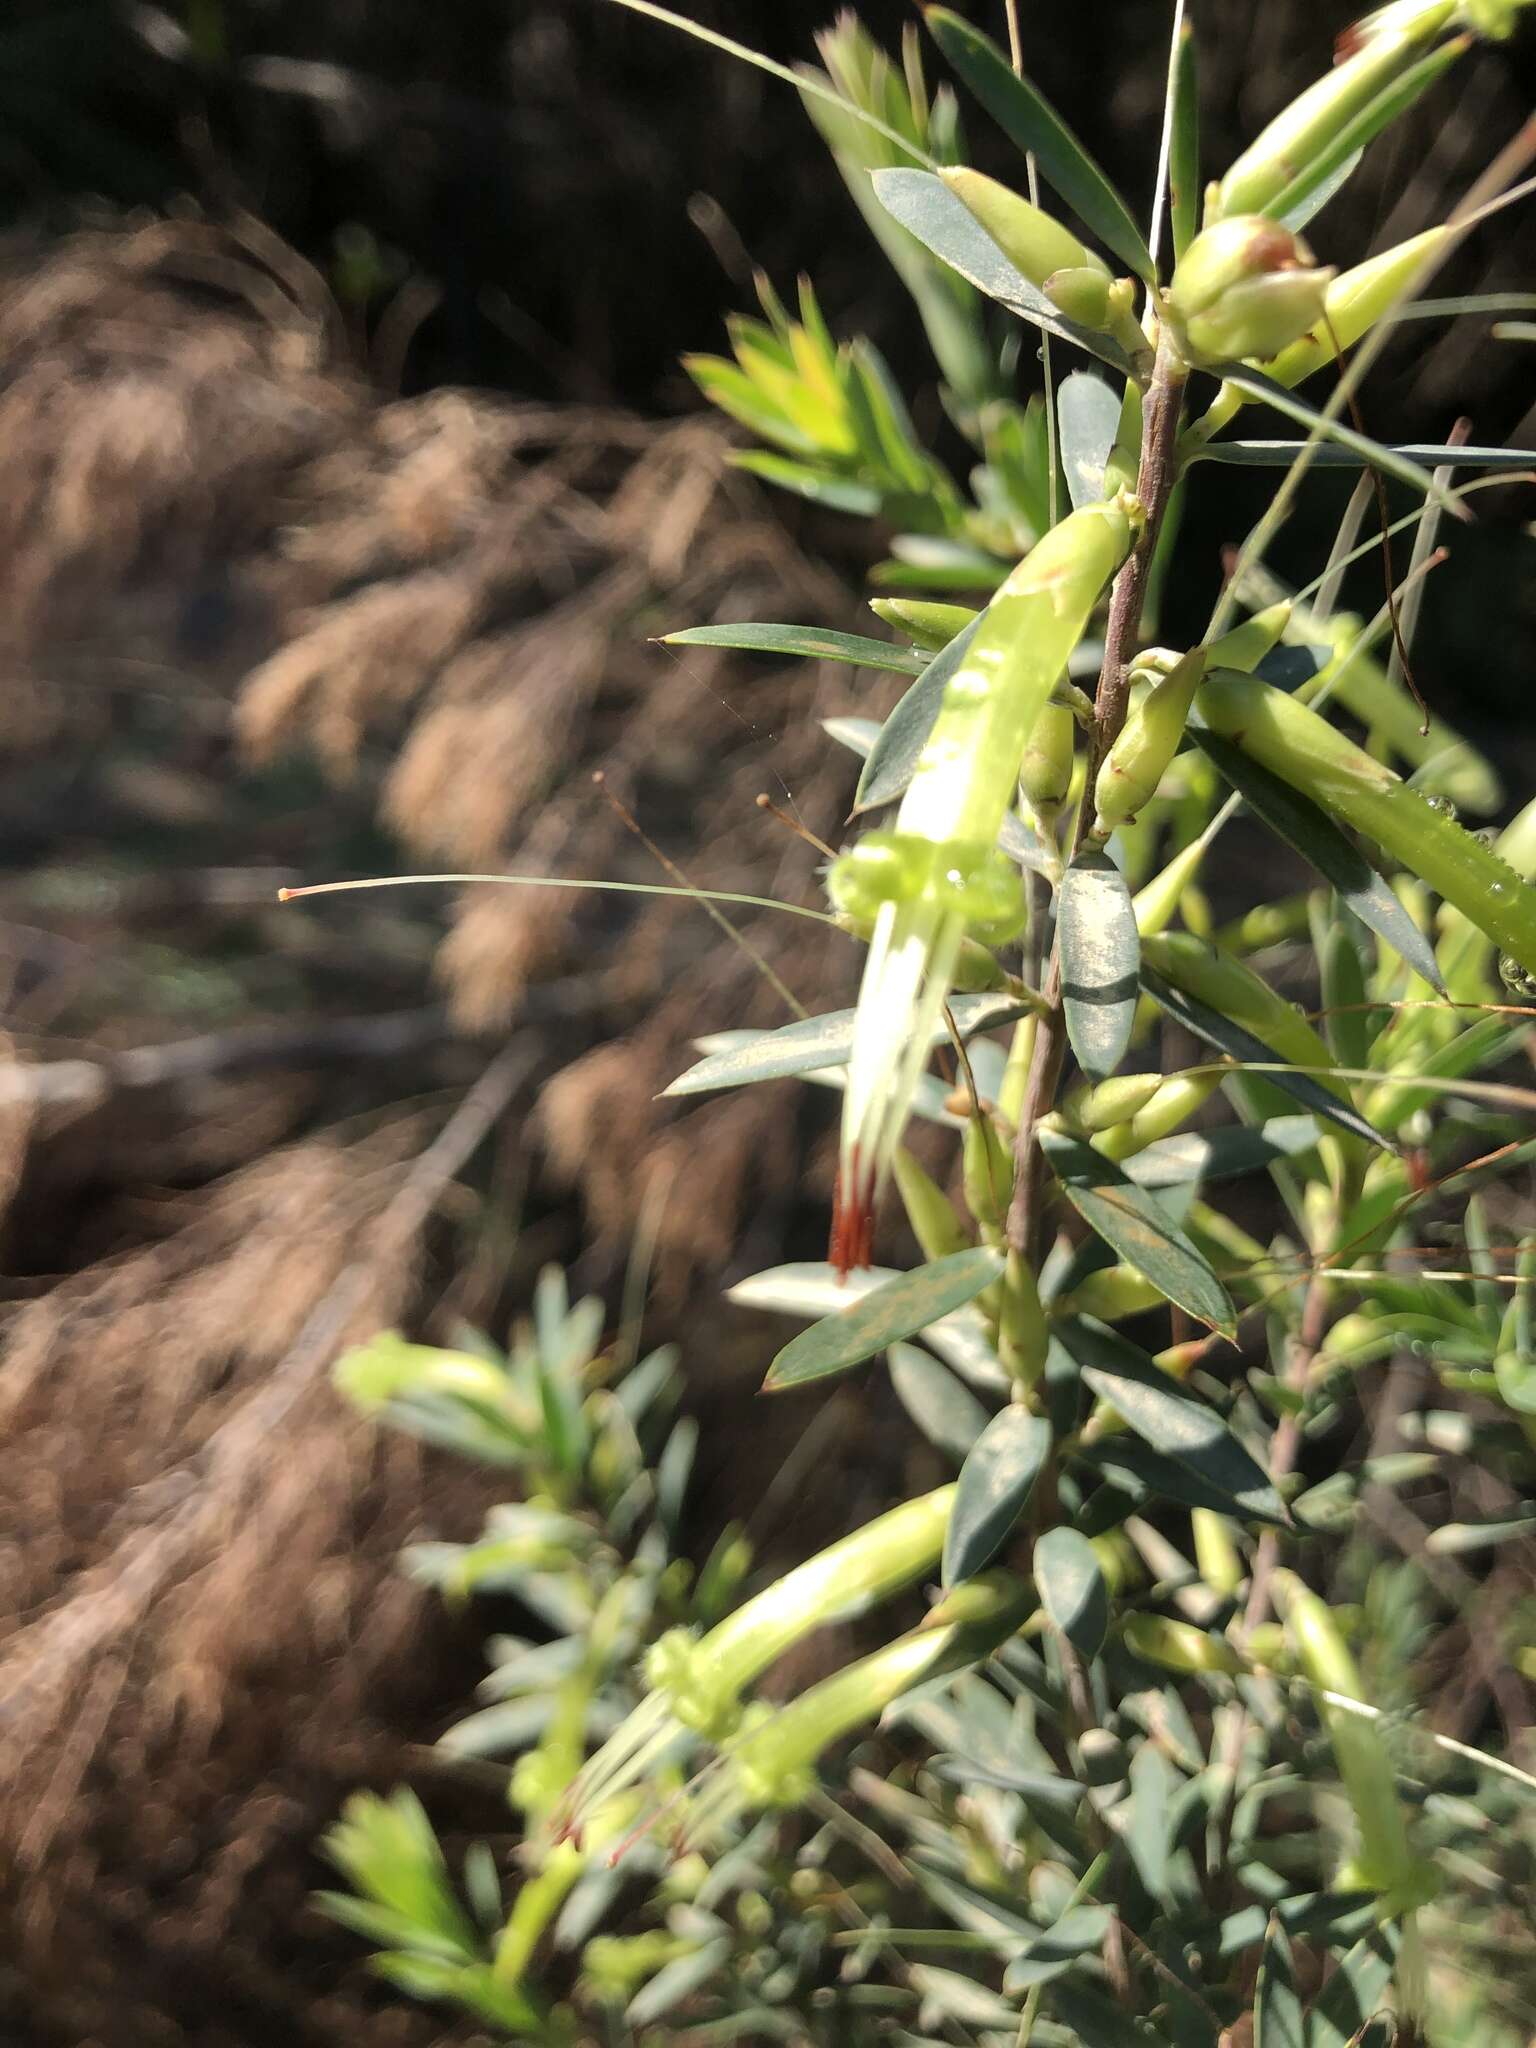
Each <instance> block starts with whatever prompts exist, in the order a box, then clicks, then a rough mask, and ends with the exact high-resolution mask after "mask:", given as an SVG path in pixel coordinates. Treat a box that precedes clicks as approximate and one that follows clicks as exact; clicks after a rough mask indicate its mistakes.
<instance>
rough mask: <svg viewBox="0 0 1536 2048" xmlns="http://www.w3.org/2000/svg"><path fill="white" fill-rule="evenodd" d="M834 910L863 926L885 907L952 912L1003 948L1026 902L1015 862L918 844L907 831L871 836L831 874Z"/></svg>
mask: <svg viewBox="0 0 1536 2048" xmlns="http://www.w3.org/2000/svg"><path fill="white" fill-rule="evenodd" d="M827 894H828V895H829V896H830V897H831V899H832V904H833V907H834V909H836V910H837V911H838V912H839V913H840V914H841V915H842V916H844V917H848V918H851V919H853V920H854V921H855V922H857V923H864V922H866V921H869V920H872V919H873V918H874V917H875V916H876V915H877V914H878V913H879V911H880V910H881V909H882V907H883V906H884V905H885V904H887V903H915V902H916V901H917V900H918V899H919V898H922V899H924V900H925V901H927V902H929V903H930V904H931V905H932V906H933V907H934V908H936V909H938V910H941V911H945V912H953V913H954V914H955V915H956V916H958V917H959V918H961V919H962V920H963V922H964V923H965V925H966V926H967V927H968V928H969V929H970V930H971V931H973V932H974V933H975V934H976V936H977V937H978V938H981V939H983V940H985V941H986V942H987V943H988V944H990V945H1002V944H1004V943H1005V942H1006V941H1007V940H1008V939H1011V938H1014V937H1016V936H1017V935H1018V933H1019V932H1020V931H1021V930H1022V929H1023V926H1024V921H1025V918H1026V917H1027V915H1028V909H1029V904H1028V897H1027V895H1026V893H1025V889H1024V882H1023V877H1022V876H1021V875H1020V874H1019V871H1018V869H1017V868H1016V867H1014V866H1013V864H1012V862H1011V861H1009V860H1007V859H1006V858H1005V857H1004V856H1003V855H1002V854H1000V853H998V852H997V851H996V849H995V848H993V847H990V846H966V845H962V844H959V843H958V842H949V843H944V842H939V841H934V840H929V839H919V838H918V837H916V836H915V835H914V834H912V833H907V832H866V833H865V835H864V837H863V838H862V839H861V840H860V841H859V843H858V845H857V846H855V847H853V848H852V849H851V851H849V852H848V853H845V854H842V855H841V856H840V857H839V858H838V859H837V860H836V861H834V862H833V864H832V866H831V868H830V869H829V870H828V872H827Z"/></svg>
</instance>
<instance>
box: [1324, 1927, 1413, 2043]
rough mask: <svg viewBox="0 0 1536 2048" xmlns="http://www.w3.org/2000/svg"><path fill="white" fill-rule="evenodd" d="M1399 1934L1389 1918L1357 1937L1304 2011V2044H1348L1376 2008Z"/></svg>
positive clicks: (1392, 1963)
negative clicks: (1361, 1936) (1316, 1996)
mask: <svg viewBox="0 0 1536 2048" xmlns="http://www.w3.org/2000/svg"><path fill="white" fill-rule="evenodd" d="M1399 1940H1400V1936H1399V1933H1398V1930H1397V1928H1396V1927H1394V1926H1393V1925H1392V1924H1391V1923H1390V1922H1389V1923H1388V1924H1387V1925H1386V1926H1384V1927H1379V1928H1377V1929H1376V1930H1375V1931H1374V1932H1373V1933H1371V1934H1368V1935H1366V1936H1365V1938H1364V1939H1363V1940H1361V1941H1357V1942H1356V1943H1355V1945H1354V1947H1353V1948H1352V1949H1351V1950H1350V1951H1349V1953H1348V1955H1346V1956H1345V1957H1344V1958H1343V1960H1342V1961H1341V1962H1340V1964H1339V1967H1338V1969H1337V1970H1336V1971H1335V1972H1334V1974H1333V1976H1332V1977H1330V1978H1329V1980H1328V1982H1327V1983H1326V1984H1325V1985H1324V1987H1323V1989H1322V1991H1321V1992H1320V1993H1319V1995H1318V1998H1317V2000H1316V2002H1315V2004H1314V2005H1313V2007H1312V2009H1311V2011H1310V2012H1309V2013H1308V2014H1307V2031H1306V2048H1351V2044H1352V2043H1353V2041H1354V2039H1355V2037H1356V2035H1357V2034H1358V2033H1359V2032H1360V2030H1361V2028H1362V2027H1363V2026H1364V2025H1365V2024H1366V2022H1367V2021H1368V2020H1370V2019H1371V2018H1373V2017H1374V2015H1375V2014H1376V2013H1377V2012H1378V2011H1379V2010H1380V2007H1381V2003H1382V1999H1383V1998H1384V1997H1385V1995H1386V1990H1387V1986H1388V1984H1389V1983H1390V1982H1391V1981H1392V1971H1393V1968H1394V1967H1395V1964H1396V1961H1397V1949H1398V1942H1399Z"/></svg>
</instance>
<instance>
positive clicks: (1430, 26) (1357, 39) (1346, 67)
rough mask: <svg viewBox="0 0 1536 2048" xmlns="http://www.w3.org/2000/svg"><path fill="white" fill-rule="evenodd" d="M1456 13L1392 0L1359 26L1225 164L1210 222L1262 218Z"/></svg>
mask: <svg viewBox="0 0 1536 2048" xmlns="http://www.w3.org/2000/svg"><path fill="white" fill-rule="evenodd" d="M1456 14H1457V5H1456V0H1398V4H1396V5H1395V6H1390V7H1383V8H1381V9H1380V10H1379V11H1378V12H1377V13H1375V14H1373V15H1370V16H1369V17H1368V18H1367V19H1366V20H1365V21H1363V22H1360V23H1358V24H1357V26H1356V27H1355V29H1354V30H1353V31H1352V32H1351V37H1350V42H1351V47H1350V48H1349V49H1348V50H1347V51H1346V53H1345V55H1344V58H1343V61H1342V62H1341V63H1338V64H1336V65H1335V66H1334V67H1333V69H1332V70H1331V71H1330V72H1328V73H1327V74H1326V75H1325V76H1324V77H1322V78H1320V79H1318V81H1317V83H1316V84H1315V85H1311V86H1309V87H1308V88H1307V90H1306V91H1305V92H1304V93H1302V94H1301V96H1300V97H1299V98H1298V99H1294V100H1292V102H1291V104H1290V105H1289V106H1288V107H1286V108H1285V110H1284V111H1283V112H1282V113H1279V114H1277V115H1276V116H1275V118H1274V120H1273V121H1271V122H1270V124H1269V126H1268V127H1267V128H1266V129H1265V130H1264V132H1263V133H1262V134H1261V135H1260V136H1259V137H1258V138H1257V140H1256V141H1254V142H1252V143H1250V144H1249V146H1248V148H1247V149H1245V150H1244V151H1243V153H1242V155H1241V156H1240V157H1239V158H1238V159H1237V161H1236V163H1234V164H1233V165H1232V167H1231V169H1230V170H1229V171H1228V172H1227V174H1226V176H1225V177H1224V178H1223V179H1222V180H1221V183H1220V185H1219V186H1218V187H1217V190H1216V196H1215V201H1214V218H1216V219H1217V220H1226V219H1229V218H1230V217H1231V216H1232V215H1234V214H1243V213H1262V212H1263V211H1264V209H1265V207H1266V206H1268V205H1269V203H1270V201H1271V200H1273V199H1277V198H1278V197H1279V195H1280V194H1281V193H1282V192H1283V191H1284V190H1285V188H1286V186H1287V185H1289V184H1290V183H1291V182H1292V180H1293V179H1294V178H1295V177H1296V176H1297V174H1298V172H1300V171H1302V170H1304V169H1305V168H1306V167H1307V165H1308V164H1310V163H1311V162H1312V161H1313V160H1314V158H1316V157H1317V156H1319V155H1321V153H1322V152H1323V151H1324V150H1325V149H1326V148H1327V147H1328V145H1329V144H1330V143H1331V142H1332V141H1333V140H1334V138H1335V137H1336V136H1337V135H1338V133H1339V131H1340V129H1341V128H1343V127H1344V126H1345V125H1346V123H1348V122H1349V121H1352V120H1353V119H1354V117H1355V116H1356V115H1357V114H1359V113H1361V112H1363V110H1364V109H1365V108H1366V107H1367V106H1369V105H1370V103H1371V101H1372V100H1373V99H1375V97H1376V95H1377V94H1378V93H1379V92H1380V91H1381V90H1382V89H1383V87H1385V86H1388V85H1390V84H1391V83H1392V81H1393V79H1394V78H1396V77H1397V76H1398V74H1399V73H1400V72H1402V71H1405V70H1406V69H1407V68H1408V66H1409V65H1410V64H1411V63H1412V62H1413V61H1414V59H1415V58H1416V57H1417V56H1419V54H1420V53H1421V52H1422V50H1423V49H1424V47H1425V46H1426V45H1427V44H1429V43H1431V42H1433V41H1434V39H1435V38H1436V37H1437V36H1438V35H1440V34H1441V33H1442V31H1444V30H1445V29H1447V28H1449V27H1450V26H1451V25H1452V24H1453V22H1454V20H1455V18H1456Z"/></svg>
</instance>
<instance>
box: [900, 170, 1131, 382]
mask: <svg viewBox="0 0 1536 2048" xmlns="http://www.w3.org/2000/svg"><path fill="white" fill-rule="evenodd" d="M871 182H872V183H873V185H874V188H875V194H876V197H877V198H878V199H879V201H880V204H881V205H882V206H883V207H885V209H886V211H887V212H888V213H889V214H890V215H891V217H892V219H893V220H897V221H900V223H901V225H902V226H903V227H904V228H905V229H906V230H907V231H908V233H909V234H912V235H915V236H916V237H917V239H918V241H920V242H921V243H922V245H923V247H924V248H925V249H931V250H932V251H933V253H934V255H935V256H939V257H942V258H943V260H944V261H945V262H946V263H947V264H949V266H950V267H951V269H953V270H955V271H956V272H958V274H959V275H960V276H961V277H964V278H968V279H969V281H970V282H971V283H972V284H973V285H975V286H976V287H977V288H978V290H980V291H983V292H985V293H986V295H987V297H988V298H990V299H996V300H997V302H998V304H999V305H1000V306H1005V307H1006V308H1007V310H1008V311H1009V312H1010V313H1013V314H1015V315H1016V316H1017V317H1018V318H1019V319H1020V320H1027V321H1029V323H1030V325H1031V326H1033V327H1038V328H1041V329H1042V330H1043V331H1044V332H1045V333H1047V334H1051V335H1054V336H1055V337H1056V339H1057V340H1058V341H1065V342H1069V343H1070V344H1071V345H1072V346H1073V347H1074V348H1080V349H1083V350H1085V351H1086V352H1087V353H1088V354H1089V355H1091V356H1097V357H1098V358H1099V360H1100V361H1101V362H1105V363H1108V364H1109V366H1110V368H1111V369H1115V370H1119V371H1120V372H1121V373H1122V374H1124V375H1129V374H1130V370H1131V360H1130V357H1129V356H1128V355H1127V354H1126V353H1125V350H1124V349H1123V348H1121V346H1120V344H1119V343H1118V342H1117V341H1112V340H1111V339H1110V337H1109V336H1108V335H1107V334H1101V333H1099V332H1098V331H1097V330H1096V329H1094V328H1090V327H1079V326H1078V324H1077V322H1076V321H1075V320H1068V319H1066V318H1064V316H1063V315H1062V314H1060V313H1058V312H1057V310H1056V308H1055V307H1054V306H1053V305H1052V304H1051V302H1050V300H1049V299H1048V298H1046V296H1045V295H1044V293H1043V292H1039V291H1036V289H1035V287H1034V286H1033V285H1032V284H1031V283H1030V281H1029V279H1028V278H1027V277H1026V276H1025V275H1024V273H1023V271H1022V270H1019V269H1017V268H1016V267H1015V266H1014V265H1013V264H1012V263H1010V262H1009V261H1008V258H1007V257H1006V256H1005V255H1004V254H1003V252H1002V250H1001V249H999V248H998V246H997V244H996V242H994V241H993V239H992V237H991V236H990V235H989V234H988V233H987V231H986V229H985V228H984V227H983V226H982V225H981V222H980V221H979V220H977V219H976V217H975V215H974V214H973V213H971V212H969V211H968V210H967V208H966V206H965V204H964V202H963V201H962V200H961V199H959V198H958V197H957V196H956V195H955V194H954V193H953V192H951V191H950V189H949V187H948V186H947V185H946V184H945V183H944V180H943V179H942V178H936V177H935V176H934V175H933V173H932V172H931V171H908V170H891V171H876V172H875V173H874V174H873V178H872V180H871Z"/></svg>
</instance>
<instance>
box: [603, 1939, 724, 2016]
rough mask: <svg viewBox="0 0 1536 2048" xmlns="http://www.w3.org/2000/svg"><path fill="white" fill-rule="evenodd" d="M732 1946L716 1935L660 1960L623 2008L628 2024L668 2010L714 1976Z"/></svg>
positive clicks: (679, 2003)
mask: <svg viewBox="0 0 1536 2048" xmlns="http://www.w3.org/2000/svg"><path fill="white" fill-rule="evenodd" d="M731 1947H732V1941H731V1937H730V1936H729V1935H724V1934H722V1935H719V1936H717V1937H716V1938H715V1940H713V1941H706V1942H704V1943H703V1944H702V1945H701V1946H700V1947H698V1948H696V1949H691V1950H690V1951H689V1952H688V1953H687V1954H685V1955H680V1956H677V1957H675V1958H674V1959H673V1961H671V1962H670V1963H664V1964H663V1965H662V1967H661V1968H660V1969H659V1970H658V1971H657V1972H656V1974H655V1976H654V1977H650V1978H647V1980H646V1982H645V1983H644V1984H642V1985H641V1987H640V1989H639V1990H638V1991H637V1992H636V1993H635V1995H634V1997H633V1998H632V1999H631V2000H630V2001H629V2004H628V2005H627V2006H626V2007H625V2008H624V2018H625V2020H626V2022H627V2023H628V2024H629V2025H630V2026H632V2027H643V2026H648V2025H649V2024H650V2022H651V2021H652V2020H657V2019H660V2018H661V2017H662V2015H663V2014H664V2013H668V2012H670V2011H671V2010H672V2008H673V2007H674V2006H676V2005H681V2003H682V2002H683V2000H684V1999H685V1998H687V1997H689V1996H690V1994H691V1993H693V1992H695V1991H697V1990H699V1989H700V1988H701V1987H702V1986H703V1985H705V1984H707V1983H708V1982H709V1980H710V1979H711V1977H713V1976H715V1975H716V1974H717V1973H718V1971H719V1970H720V1968H721V1966H722V1965H723V1964H724V1962H725V1959H726V1957H727V1956H728V1955H729V1954H730V1952H731Z"/></svg>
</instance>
